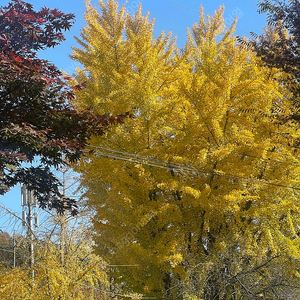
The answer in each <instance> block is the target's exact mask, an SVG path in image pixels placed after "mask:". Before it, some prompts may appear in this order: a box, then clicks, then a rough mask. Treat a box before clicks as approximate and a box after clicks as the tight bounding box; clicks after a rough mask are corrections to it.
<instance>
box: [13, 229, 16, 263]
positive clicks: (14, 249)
mask: <svg viewBox="0 0 300 300" xmlns="http://www.w3.org/2000/svg"><path fill="white" fill-rule="evenodd" d="M13 253H14V268H15V267H16V231H15V230H14V235H13Z"/></svg>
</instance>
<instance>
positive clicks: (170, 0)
mask: <svg viewBox="0 0 300 300" xmlns="http://www.w3.org/2000/svg"><path fill="white" fill-rule="evenodd" d="M167 1H168V2H171V3H173V4H175V5H178V6H181V7H183V8H185V9H188V10H190V11H193V12H196V13H198V14H199V11H197V10H195V9H192V8H190V7H188V6H185V5H183V4H181V3H178V2H175V1H172V0H167ZM225 26H226V27H227V28H228V27H230V26H228V25H227V24H226V23H225ZM235 28H236V29H237V30H239V31H242V32H245V33H247V34H251V32H249V31H245V30H243V29H240V28H238V27H236V26H235Z"/></svg>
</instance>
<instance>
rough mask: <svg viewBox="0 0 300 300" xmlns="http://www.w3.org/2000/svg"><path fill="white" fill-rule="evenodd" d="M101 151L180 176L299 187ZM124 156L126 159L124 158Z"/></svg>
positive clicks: (105, 154) (293, 188)
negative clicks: (203, 176)
mask: <svg viewBox="0 0 300 300" xmlns="http://www.w3.org/2000/svg"><path fill="white" fill-rule="evenodd" d="M89 147H94V148H98V149H101V148H102V147H100V146H91V145H90V146H89ZM102 149H103V150H105V149H106V150H109V151H111V152H112V153H109V152H103V151H98V150H94V153H95V154H98V155H100V156H104V157H108V158H114V159H119V160H123V161H128V162H131V163H138V164H144V165H148V166H153V167H158V168H162V169H166V170H169V171H171V170H172V171H173V172H175V173H179V174H181V175H182V173H186V174H189V175H193V176H199V175H205V176H209V175H215V176H219V177H224V178H229V179H233V180H244V181H250V182H253V183H257V184H263V185H269V186H274V187H280V188H287V189H292V190H298V191H300V187H296V186H289V185H284V184H280V183H274V182H270V181H267V180H263V179H256V178H249V177H245V176H240V175H235V174H226V173H223V172H218V171H215V170H206V169H204V168H191V167H189V166H186V165H183V164H174V165H173V164H172V163H168V162H164V161H158V160H157V159H154V160H155V163H154V162H152V158H151V157H146V156H142V155H135V154H132V153H126V152H122V151H116V150H112V149H107V148H102ZM86 153H90V151H86ZM126 155H127V156H128V157H126Z"/></svg>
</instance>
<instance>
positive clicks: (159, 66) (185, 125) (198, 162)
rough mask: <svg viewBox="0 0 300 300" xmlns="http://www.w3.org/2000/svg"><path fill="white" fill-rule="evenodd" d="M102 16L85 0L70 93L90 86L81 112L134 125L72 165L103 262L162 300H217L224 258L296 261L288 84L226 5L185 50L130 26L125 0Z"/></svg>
mask: <svg viewBox="0 0 300 300" xmlns="http://www.w3.org/2000/svg"><path fill="white" fill-rule="evenodd" d="M99 5H100V11H99V12H98V11H97V9H96V8H95V7H93V6H92V5H91V4H90V2H87V10H86V15H85V19H86V22H87V25H86V26H85V27H84V28H83V30H82V34H81V38H78V39H77V41H78V42H79V44H80V46H81V47H80V48H74V52H73V55H72V58H73V59H74V60H77V61H78V62H80V63H81V64H82V65H83V66H84V67H83V68H82V69H77V73H76V74H75V76H74V78H73V84H74V85H76V84H80V83H81V82H85V83H86V87H85V88H84V89H82V90H80V91H77V92H76V103H75V105H77V107H80V108H86V107H90V108H92V109H93V110H94V111H95V112H96V113H100V114H101V113H102V112H103V111H106V110H109V111H111V112H112V113H113V114H118V113H120V112H122V111H129V112H130V113H132V114H134V115H135V118H134V119H130V120H128V122H126V124H120V125H119V126H117V127H115V128H112V129H111V130H110V131H109V132H107V133H106V135H105V136H103V137H92V139H91V141H90V145H92V146H93V147H91V148H90V151H89V152H88V153H87V155H86V157H85V159H83V160H82V161H81V162H80V163H79V164H77V166H76V170H77V171H78V172H80V173H81V178H82V186H83V187H84V188H85V196H86V197H88V198H89V205H90V207H91V208H93V209H95V210H96V214H95V217H94V219H93V222H94V227H95V230H96V232H97V233H98V234H97V235H96V243H97V246H96V249H97V251H98V253H99V254H101V255H102V256H103V257H105V258H106V260H108V261H109V262H111V263H113V264H125V265H133V266H135V267H131V268H127V269H124V270H123V269H122V280H124V278H125V279H126V280H127V282H128V284H129V285H133V286H134V287H135V289H136V291H139V292H143V293H145V294H147V295H148V296H154V297H159V298H164V299H216V298H213V297H216V295H213V296H211V295H210V294H209V293H210V291H209V290H208V288H205V286H204V284H203V283H205V282H207V279H208V277H207V276H209V274H210V273H209V272H210V271H209V270H211V268H210V267H209V266H210V265H214V264H216V263H218V262H219V260H220V258H224V256H225V254H226V253H228V251H229V250H230V251H236V253H237V256H240V257H259V260H260V261H263V260H264V259H265V260H266V261H267V260H268V258H269V257H275V256H277V255H279V256H280V257H286V258H290V259H294V260H297V259H299V253H298V248H299V238H298V235H299V230H298V228H299V225H300V224H299V191H300V185H299V170H300V169H299V167H300V165H299V159H298V157H297V148H295V146H296V145H297V144H296V143H297V139H298V138H299V130H298V126H297V124H294V123H293V122H292V121H286V122H282V120H283V119H284V117H285V116H288V115H289V114H290V113H291V107H290V102H289V98H290V97H291V93H290V91H289V90H287V89H286V88H285V87H284V86H282V85H280V84H279V83H278V82H279V81H278V78H283V77H284V76H286V75H285V73H284V72H282V71H280V70H278V69H275V68H273V69H270V68H267V67H265V66H264V65H263V64H262V63H261V61H260V59H259V58H258V57H257V56H256V54H255V53H254V51H252V50H251V49H247V48H246V47H243V46H241V45H239V44H238V43H237V42H236V39H235V37H234V36H233V33H234V24H233V25H232V26H231V28H230V29H229V30H226V28H225V24H224V20H223V17H222V14H223V10H224V7H220V8H219V9H218V11H216V12H215V15H214V16H209V17H207V19H206V18H205V15H204V12H203V9H202V8H201V10H200V20H199V23H198V24H194V25H193V27H192V30H188V39H187V42H186V45H185V48H184V49H182V50H178V49H177V47H176V45H175V40H174V39H171V34H165V33H164V32H162V33H161V35H159V36H158V37H156V38H155V37H154V34H153V26H154V22H153V21H150V20H149V15H148V14H147V15H146V16H143V15H142V10H141V7H140V8H139V9H138V10H137V12H136V14H135V15H129V14H127V13H126V10H125V7H124V6H123V7H121V8H118V3H117V2H116V1H113V0H109V1H107V3H106V4H105V3H104V2H103V1H99ZM112 157H113V158H114V159H112ZM250 261H251V260H250V259H249V262H250ZM199 266H203V268H200V271H199ZM253 268H254V266H253ZM288 270H289V272H290V273H289V274H288V275H289V276H290V278H296V277H297V276H298V273H297V272H296V269H293V268H289V269H288ZM115 274H116V273H115ZM258 277H259V276H258ZM191 284H192V285H194V287H195V289H194V290H195V291H192V289H190V288H188V286H190V285H191ZM228 286H230V284H229V285H228ZM231 287H232V285H231ZM239 288H240V289H241V290H242V289H243V286H242V285H240V286H239ZM280 288H282V286H280V285H277V286H274V287H272V288H270V289H269V290H264V289H263V288H261V289H259V288H258V289H257V290H255V291H253V293H254V294H255V295H257V297H267V296H268V297H269V296H270V295H271V294H272V296H273V295H276V289H280ZM222 293H223V292H222ZM227 293H228V295H229V294H230V290H228V291H227ZM268 293H269V294H268ZM217 296H218V297H221V294H219V295H217ZM188 297H194V298H188ZM195 297H198V298H195ZM228 297H229V296H228ZM274 297H275V296H274ZM224 299H225V298H224ZM226 299H232V298H226ZM249 299H250V298H249ZM251 299H252V298H251ZM272 299H273V298H272ZM274 299H276V298H274Z"/></svg>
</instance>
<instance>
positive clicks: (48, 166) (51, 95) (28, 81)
mask: <svg viewBox="0 0 300 300" xmlns="http://www.w3.org/2000/svg"><path fill="white" fill-rule="evenodd" d="M74 18H75V16H74V15H73V14H64V13H62V12H60V11H59V10H57V9H49V8H46V7H44V8H42V9H41V10H40V11H35V10H34V9H33V6H32V5H31V4H29V3H27V2H24V1H21V0H12V1H11V2H10V3H9V4H8V5H7V6H5V7H0V183H1V186H0V193H1V194H4V193H5V192H6V191H7V190H8V189H9V188H10V187H13V186H14V185H16V184H17V183H23V184H26V186H27V187H28V188H29V189H31V190H33V191H34V193H35V195H36V196H37V199H38V201H39V204H40V206H41V207H42V208H45V207H48V208H55V209H57V210H58V211H59V212H61V211H62V210H64V209H66V208H67V209H69V210H71V211H72V213H76V202H75V200H72V199H69V198H68V199H64V201H62V200H61V199H62V195H61V194H60V192H59V185H60V183H59V181H58V180H57V178H56V177H55V175H54V173H53V168H52V167H59V166H60V165H62V164H65V163H66V161H76V160H77V159H79V158H80V156H81V155H82V154H83V149H84V147H85V146H86V145H87V142H88V140H89V138H90V136H91V135H92V134H100V135H101V134H103V133H104V131H105V129H106V128H107V126H108V125H109V124H111V123H114V122H122V121H123V119H124V118H125V117H126V116H127V115H128V114H124V115H120V116H116V117H114V116H111V115H109V114H106V115H103V116H96V115H94V114H93V113H92V112H91V111H88V110H86V111H78V110H76V109H75V108H74V107H72V105H71V104H70V102H69V100H70V99H72V98H73V97H74V96H75V93H74V90H75V89H81V88H84V85H83V84H82V85H78V86H76V87H70V86H68V84H67V82H68V80H67V79H68V78H66V77H64V76H63V74H62V72H61V71H60V70H59V69H58V68H57V67H56V66H55V65H53V64H52V63H50V62H49V61H47V60H43V59H40V58H39V57H38V56H37V51H39V50H43V49H46V48H49V47H55V46H56V45H58V44H60V43H61V42H62V41H64V35H63V33H62V31H65V30H68V29H70V27H71V26H72V24H73V23H74ZM33 161H35V164H32V162H33ZM24 163H29V164H24Z"/></svg>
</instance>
